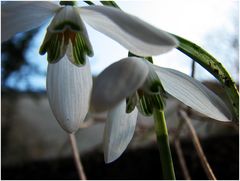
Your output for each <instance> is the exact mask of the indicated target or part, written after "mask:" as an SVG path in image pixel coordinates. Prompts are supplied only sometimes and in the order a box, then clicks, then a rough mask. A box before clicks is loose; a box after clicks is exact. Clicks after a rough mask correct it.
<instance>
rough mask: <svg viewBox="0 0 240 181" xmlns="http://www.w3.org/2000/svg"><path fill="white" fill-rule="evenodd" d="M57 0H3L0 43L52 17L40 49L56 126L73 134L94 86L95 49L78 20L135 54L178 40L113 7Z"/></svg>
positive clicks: (165, 48)
mask: <svg viewBox="0 0 240 181" xmlns="http://www.w3.org/2000/svg"><path fill="white" fill-rule="evenodd" d="M60 4H61V5H63V6H60V5H58V4H57V3H56V2H47V1H32V2H31V1H8V2H2V4H1V10H2V13H1V15H2V24H1V25H2V31H1V32H2V42H3V41H6V40H8V39H9V38H11V37H12V36H13V35H14V34H16V33H19V32H25V31H28V30H31V29H33V28H37V27H39V26H41V25H42V24H43V23H44V22H46V21H47V20H48V19H50V18H51V17H53V19H52V21H51V23H50V25H49V26H48V28H47V33H46V36H45V38H44V41H43V44H42V46H41V48H40V54H45V53H47V54H48V62H49V63H50V64H49V65H48V72H47V93H48V98H49V102H50V106H51V108H52V110H53V113H54V115H55V117H56V118H57V120H58V121H59V123H60V125H61V126H62V127H63V128H64V129H65V130H66V131H67V132H75V131H76V130H77V129H78V127H79V125H80V124H81V122H82V121H83V120H84V117H85V116H86V114H87V108H88V105H89V101H88V99H89V91H90V89H91V88H90V87H91V85H92V79H90V75H91V74H90V68H89V63H88V60H87V56H92V55H93V50H92V47H91V44H90V41H89V39H88V34H87V31H86V28H85V25H84V23H83V21H82V19H83V20H84V21H86V22H87V23H88V24H89V25H90V26H92V27H93V28H95V29H96V30H97V31H100V32H102V33H104V34H105V35H107V36H109V37H111V38H112V39H114V40H116V41H117V42H119V43H120V44H121V45H122V46H124V47H125V48H126V49H128V50H130V51H131V52H132V53H134V54H136V55H139V56H153V55H159V54H162V53H165V52H167V51H169V50H171V49H172V48H174V47H176V46H177V44H178V42H177V40H176V39H175V38H173V37H172V36H170V35H169V34H167V33H166V32H164V31H162V30H159V29H157V28H155V27H153V26H151V25H149V24H147V23H145V22H143V21H142V20H140V19H138V18H137V17H135V16H132V15H129V14H126V13H124V12H123V11H121V10H118V9H115V8H111V7H105V6H88V7H77V6H74V3H73V2H70V1H68V2H65V3H64V2H62V3H60ZM68 60H69V61H68ZM70 62H71V63H72V64H71V63H70ZM51 63H52V64H51ZM73 64H74V65H77V66H75V67H74V66H73ZM81 66H83V67H81Z"/></svg>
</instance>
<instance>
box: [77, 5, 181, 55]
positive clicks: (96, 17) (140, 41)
mask: <svg viewBox="0 0 240 181" xmlns="http://www.w3.org/2000/svg"><path fill="white" fill-rule="evenodd" d="M80 15H81V16H82V17H83V19H84V20H86V22H87V23H88V24H89V25H91V26H92V27H93V28H95V29H96V30H98V31H100V32H102V33H104V34H105V35H107V36H109V37H111V38H112V39H114V40H116V41H118V42H119V43H120V44H121V45H122V46H124V47H125V48H127V49H128V50H130V51H131V52H132V53H134V54H136V55H139V56H152V55H159V54H162V53H165V52H168V51H169V50H171V49H172V48H174V47H176V46H177V44H178V42H177V40H176V39H175V38H174V37H172V36H171V35H169V34H168V33H166V32H164V31H162V30H159V29H157V28H155V27H153V26H152V25H150V24H147V23H146V22H144V21H142V20H140V19H139V18H137V17H135V16H132V15H129V14H126V13H124V12H123V11H121V10H118V9H116V8H112V7H106V6H88V7H83V8H81V9H80Z"/></svg>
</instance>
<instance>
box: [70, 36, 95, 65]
mask: <svg viewBox="0 0 240 181" xmlns="http://www.w3.org/2000/svg"><path fill="white" fill-rule="evenodd" d="M71 41H72V46H73V47H72V54H73V59H74V61H73V63H74V64H75V65H78V66H81V65H84V64H85V62H86V56H87V55H88V56H92V55H93V51H92V46H91V44H90V42H89V40H88V37H86V36H85V35H83V34H82V33H81V32H78V33H76V36H75V39H72V40H71Z"/></svg>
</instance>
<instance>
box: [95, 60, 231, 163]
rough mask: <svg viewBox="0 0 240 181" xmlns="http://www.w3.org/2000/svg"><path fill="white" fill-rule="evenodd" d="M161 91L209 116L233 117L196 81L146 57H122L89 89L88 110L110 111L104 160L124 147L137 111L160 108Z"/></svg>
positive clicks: (109, 158) (146, 112)
mask: <svg viewBox="0 0 240 181" xmlns="http://www.w3.org/2000/svg"><path fill="white" fill-rule="evenodd" d="M159 81H160V82H161V84H162V86H163V87H161V84H159ZM164 90H165V91H166V92H168V93H169V94H171V95H172V96H173V97H175V98H177V99H178V100H180V101H181V102H183V103H184V104H186V105H187V106H190V107H191V108H193V109H195V110H196V111H198V112H200V113H202V114H204V115H206V116H208V117H210V118H213V119H216V120H219V121H225V122H229V121H230V120H231V119H232V117H231V113H230V111H229V109H228V108H227V107H226V106H225V104H224V103H223V101H222V100H221V99H220V98H219V97H218V96H216V95H215V94H214V93H213V92H212V91H210V90H209V89H208V88H206V87H205V86H204V85H202V84H201V83H200V82H199V81H197V80H195V79H193V78H191V77H189V76H188V75H186V74H183V73H181V72H179V71H176V70H173V69H169V68H162V67H158V66H156V65H153V64H151V63H150V62H148V61H146V60H145V59H141V58H136V57H128V58H125V59H122V60H120V61H118V62H116V63H114V64H112V65H110V66H109V67H107V68H106V69H105V70H104V71H103V72H102V73H101V74H100V75H99V76H98V77H97V78H96V81H95V83H94V85H93V90H92V97H91V109H92V110H93V111H96V112H101V111H106V110H108V111H109V113H108V118H107V122H106V126H105V137H104V157H105V162H107V163H109V162H112V161H114V160H116V159H117V158H118V157H119V156H120V155H121V154H122V152H123V151H124V150H125V149H126V147H127V145H128V143H129V142H130V140H131V138H132V136H133V133H134V129H135V125H136V119H137V112H138V111H140V112H141V113H143V114H147V115H150V114H151V113H152V111H153V110H152V108H157V109H161V108H162V105H161V104H162V102H163V101H162V100H159V99H161V97H162V96H158V95H159V94H164ZM128 106H129V107H128Z"/></svg>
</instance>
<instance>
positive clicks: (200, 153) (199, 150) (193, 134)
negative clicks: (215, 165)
mask: <svg viewBox="0 0 240 181" xmlns="http://www.w3.org/2000/svg"><path fill="white" fill-rule="evenodd" d="M179 114H180V116H181V117H182V118H183V119H184V120H185V122H186V123H187V126H188V128H189V130H190V133H191V137H192V141H193V143H194V146H195V149H196V150H197V154H198V156H199V158H200V160H201V164H202V166H203V168H204V171H205V173H206V174H207V176H208V179H209V180H216V177H215V175H214V173H213V171H212V169H211V167H210V165H209V163H208V161H207V158H206V156H205V154H204V152H203V150H202V146H201V144H200V141H199V139H198V137H197V134H196V131H195V129H194V127H193V125H192V123H191V120H190V118H189V117H188V116H187V114H186V112H184V111H182V110H180V111H179Z"/></svg>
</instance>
